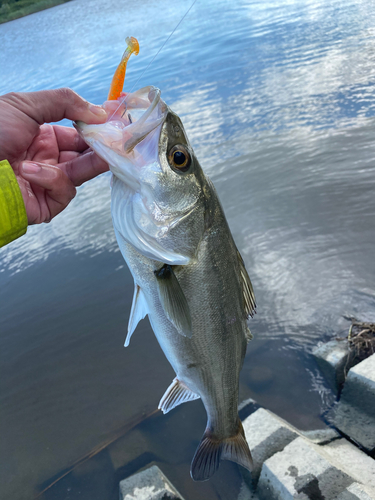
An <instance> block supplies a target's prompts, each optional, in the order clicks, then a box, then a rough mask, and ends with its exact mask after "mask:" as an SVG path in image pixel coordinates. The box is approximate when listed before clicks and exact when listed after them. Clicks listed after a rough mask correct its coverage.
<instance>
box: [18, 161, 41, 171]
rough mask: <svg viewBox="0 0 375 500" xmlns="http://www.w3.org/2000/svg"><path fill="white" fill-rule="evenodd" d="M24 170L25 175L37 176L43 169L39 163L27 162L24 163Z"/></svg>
mask: <svg viewBox="0 0 375 500" xmlns="http://www.w3.org/2000/svg"><path fill="white" fill-rule="evenodd" d="M22 170H23V171H24V172H25V174H37V173H38V172H40V171H41V170H42V167H41V166H40V165H38V164H37V163H30V162H27V163H26V162H25V163H22Z"/></svg>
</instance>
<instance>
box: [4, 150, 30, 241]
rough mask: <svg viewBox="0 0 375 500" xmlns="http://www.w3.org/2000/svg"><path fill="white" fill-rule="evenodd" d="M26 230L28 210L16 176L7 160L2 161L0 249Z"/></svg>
mask: <svg viewBox="0 0 375 500" xmlns="http://www.w3.org/2000/svg"><path fill="white" fill-rule="evenodd" d="M26 230H27V215H26V209H25V204H24V202H23V198H22V194H21V190H20V188H19V186H18V182H17V179H16V176H15V175H14V172H13V169H12V167H11V166H10V164H9V162H8V161H7V160H3V161H0V247H2V246H4V245H7V244H8V243H10V242H11V241H13V240H15V239H16V238H19V237H20V236H22V235H23V234H25V233H26Z"/></svg>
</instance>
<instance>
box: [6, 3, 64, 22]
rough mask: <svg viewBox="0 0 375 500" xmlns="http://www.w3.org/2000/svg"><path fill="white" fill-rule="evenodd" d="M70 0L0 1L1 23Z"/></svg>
mask: <svg viewBox="0 0 375 500" xmlns="http://www.w3.org/2000/svg"><path fill="white" fill-rule="evenodd" d="M66 2H70V0H20V1H17V0H16V1H15V0H8V2H7V1H5V2H4V1H3V2H0V5H1V6H0V24H3V23H7V22H9V21H14V20H15V19H19V18H20V17H25V16H28V15H30V14H34V13H35V12H40V11H41V10H46V9H49V8H50V7H56V5H61V4H63V3H66Z"/></svg>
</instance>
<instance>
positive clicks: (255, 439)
mask: <svg viewBox="0 0 375 500" xmlns="http://www.w3.org/2000/svg"><path fill="white" fill-rule="evenodd" d="M242 424H243V427H244V431H245V435H246V440H247V442H248V444H249V447H250V450H251V454H252V456H253V460H254V470H253V471H252V473H251V481H252V483H253V485H254V486H255V485H256V483H257V481H258V478H259V475H260V471H261V469H262V465H263V462H265V460H267V459H268V458H269V457H271V456H272V455H273V454H275V453H277V452H278V451H281V450H283V449H284V448H285V446H286V445H287V444H289V443H290V442H291V441H293V439H296V438H297V437H298V430H297V429H296V428H295V427H293V426H291V425H290V424H288V423H287V422H285V420H283V419H281V418H279V417H277V416H276V415H274V414H273V413H272V412H270V411H268V410H265V409H264V408H259V410H257V411H256V412H255V413H253V414H252V415H250V416H249V417H247V418H246V419H245V420H244V421H243V422H242ZM245 474H246V473H245Z"/></svg>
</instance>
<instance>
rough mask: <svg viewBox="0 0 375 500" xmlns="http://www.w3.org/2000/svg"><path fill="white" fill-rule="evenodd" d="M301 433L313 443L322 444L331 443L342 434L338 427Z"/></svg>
mask: <svg viewBox="0 0 375 500" xmlns="http://www.w3.org/2000/svg"><path fill="white" fill-rule="evenodd" d="M300 433H301V435H302V436H304V437H305V438H307V439H308V440H309V441H311V442H312V443H314V444H322V445H323V444H327V443H330V442H331V441H333V440H334V439H338V438H339V437H340V436H341V435H340V434H339V433H338V432H337V431H336V429H332V428H331V427H327V428H326V429H317V430H313V431H300Z"/></svg>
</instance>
